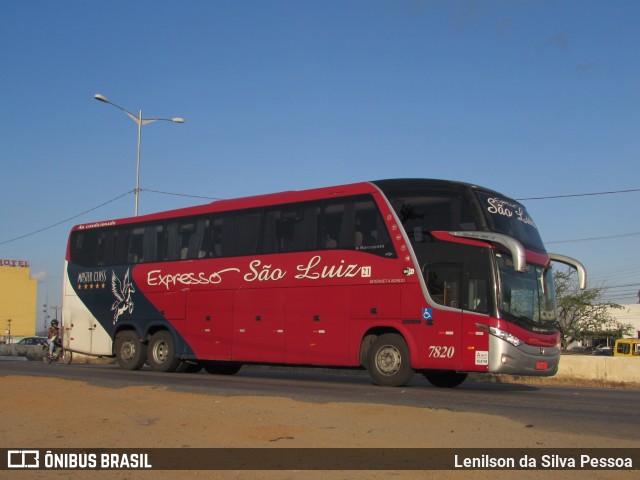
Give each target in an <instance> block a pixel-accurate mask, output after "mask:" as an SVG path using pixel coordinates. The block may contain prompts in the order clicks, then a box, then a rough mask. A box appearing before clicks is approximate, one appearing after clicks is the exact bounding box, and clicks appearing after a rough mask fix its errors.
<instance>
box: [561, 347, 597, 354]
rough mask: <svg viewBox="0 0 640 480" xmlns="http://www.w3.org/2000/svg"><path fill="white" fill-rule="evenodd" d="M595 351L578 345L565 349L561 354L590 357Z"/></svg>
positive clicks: (593, 348)
mask: <svg viewBox="0 0 640 480" xmlns="http://www.w3.org/2000/svg"><path fill="white" fill-rule="evenodd" d="M595 350H596V348H595V347H583V346H580V345H576V346H575V347H571V348H569V349H567V350H566V351H565V352H563V353H568V354H570V355H591V354H592V353H593V352H594V351H595Z"/></svg>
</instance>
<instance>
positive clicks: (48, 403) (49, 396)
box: [0, 376, 638, 480]
mask: <svg viewBox="0 0 640 480" xmlns="http://www.w3.org/2000/svg"><path fill="white" fill-rule="evenodd" d="M0 392H1V394H2V412H3V414H2V421H1V422H0V438H1V439H2V440H1V442H2V448H120V447H122V448H127V447H129V448H159V447H191V448H195V447H198V448H204V447H216V448H221V447H260V448H282V447H298V448H300V447H314V448H318V447H379V448H385V447H395V448H398V447H403V448H404V447H420V448H423V447H455V448H463V447H532V448H535V447H545V448H560V447H579V448H586V447H603V446H606V447H614V448H617V447H634V448H636V447H638V445H637V442H632V441H624V440H612V439H606V442H605V443H606V445H603V439H602V438H599V437H596V436H584V435H577V434H573V433H570V432H567V433H557V432H548V431H544V430H541V429H539V428H536V427H535V426H531V425H524V424H522V423H520V422H517V421H513V420H508V419H505V418H501V417H497V416H490V415H481V414H470V413H458V412H451V411H446V410H435V409H428V408H414V407H396V406H385V405H374V404H358V403H326V404H316V403H305V402H298V401H294V400H291V399H287V398H276V397H227V396H208V395H200V394H191V393H179V392H173V391H169V390H166V389H164V388H157V387H147V386H137V387H125V388H103V387H97V386H92V385H88V384H86V383H82V382H74V381H66V380H56V379H49V378H38V380H37V382H34V380H33V378H32V377H20V376H7V377H0ZM8 473H9V474H10V475H7V474H8ZM5 475H7V476H5ZM636 475H637V472H636V474H633V472H622V471H617V472H603V471H552V472H545V471H528V472H524V471H511V472H509V471H503V472H491V471H466V472H463V471H344V472H336V471H333V472H331V471H199V472H189V473H188V474H186V472H184V471H181V472H180V471H147V472H144V471H75V472H69V471H49V472H46V471H38V472H24V471H19V472H16V471H11V472H6V471H5V472H0V477H1V478H12V479H13V478H16V479H23V478H24V479H36V478H38V479H39V478H55V479H58V478H60V479H62V478H70V477H72V478H91V479H92V480H102V479H112V478H115V479H122V480H136V479H154V480H156V479H174V478H176V479H177V478H185V477H187V478H207V479H208V478H212V479H238V480H245V479H246V480H250V479H258V480H260V479H296V480H297V479H310V480H315V479H332V480H333V479H362V480H364V479H367V480H375V479H383V478H384V479H389V478H392V479H399V480H404V479H422V478H435V479H439V478H442V479H449V478H466V479H468V478H485V479H492V480H493V479H501V478H504V479H511V478H515V477H516V476H517V477H518V478H540V479H542V478H545V479H547V478H560V477H562V478H563V479H568V480H571V479H578V478H580V479H584V478H589V479H591V478H602V479H607V478H614V477H615V478H632V477H633V478H636Z"/></svg>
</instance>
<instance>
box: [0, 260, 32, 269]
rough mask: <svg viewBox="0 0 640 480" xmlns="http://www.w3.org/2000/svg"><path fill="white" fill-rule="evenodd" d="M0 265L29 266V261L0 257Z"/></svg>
mask: <svg viewBox="0 0 640 480" xmlns="http://www.w3.org/2000/svg"><path fill="white" fill-rule="evenodd" d="M0 267H20V268H29V262H28V261H27V260H5V259H0Z"/></svg>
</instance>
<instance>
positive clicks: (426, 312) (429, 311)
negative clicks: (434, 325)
mask: <svg viewBox="0 0 640 480" xmlns="http://www.w3.org/2000/svg"><path fill="white" fill-rule="evenodd" d="M422 319H423V320H433V308H423V309H422Z"/></svg>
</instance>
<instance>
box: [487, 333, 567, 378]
mask: <svg viewBox="0 0 640 480" xmlns="http://www.w3.org/2000/svg"><path fill="white" fill-rule="evenodd" d="M559 362H560V349H559V348H558V347H538V346H535V345H527V344H526V343H522V344H520V345H519V346H517V347H516V346H515V345H513V344H511V343H509V342H508V341H506V340H503V339H501V338H498V337H496V336H494V335H489V372H490V373H503V374H504V373H506V374H509V375H528V376H537V377H550V376H552V375H555V374H556V373H557V371H558V364H559Z"/></svg>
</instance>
